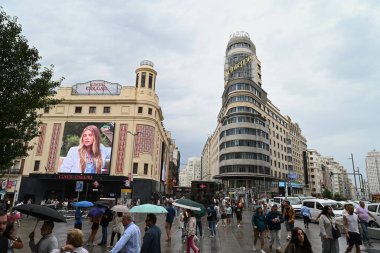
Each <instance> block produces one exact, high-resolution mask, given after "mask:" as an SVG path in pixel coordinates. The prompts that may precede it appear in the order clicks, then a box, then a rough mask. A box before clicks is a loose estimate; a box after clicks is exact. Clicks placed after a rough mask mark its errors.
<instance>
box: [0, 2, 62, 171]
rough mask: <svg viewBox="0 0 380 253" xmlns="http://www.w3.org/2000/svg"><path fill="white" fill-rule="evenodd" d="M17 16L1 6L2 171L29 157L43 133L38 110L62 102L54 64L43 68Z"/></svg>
mask: <svg viewBox="0 0 380 253" xmlns="http://www.w3.org/2000/svg"><path fill="white" fill-rule="evenodd" d="M21 31H22V29H21V25H19V24H17V18H15V17H10V16H8V15H7V14H6V13H5V12H4V11H3V10H2V9H1V8H0V103H1V106H0V172H3V171H4V170H6V169H8V168H9V167H10V166H12V164H13V161H14V159H16V158H19V157H24V156H27V151H28V150H29V149H31V148H32V146H31V145H29V142H30V141H31V140H32V139H33V138H35V137H37V136H38V135H39V125H40V124H41V121H40V120H39V116H40V115H39V114H38V109H44V108H49V107H51V106H54V105H55V104H57V103H58V102H59V100H58V99H55V98H54V96H53V95H54V94H55V91H54V90H55V88H57V87H58V86H59V85H60V82H61V81H62V79H61V80H59V81H53V80H52V77H53V66H50V67H49V68H43V69H41V64H40V63H39V62H38V61H39V60H40V59H41V57H40V56H39V54H38V51H37V49H36V48H34V47H29V45H28V41H27V39H26V38H25V37H24V36H23V35H22V34H21Z"/></svg>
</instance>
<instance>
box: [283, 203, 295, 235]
mask: <svg viewBox="0 0 380 253" xmlns="http://www.w3.org/2000/svg"><path fill="white" fill-rule="evenodd" d="M282 217H283V218H284V221H285V227H286V231H287V232H288V236H287V237H286V240H288V241H289V240H290V238H291V237H292V230H293V228H294V220H295V219H296V213H295V211H294V209H293V207H292V206H291V205H290V201H289V200H284V201H283V209H282Z"/></svg>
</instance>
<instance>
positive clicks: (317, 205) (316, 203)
mask: <svg viewBox="0 0 380 253" xmlns="http://www.w3.org/2000/svg"><path fill="white" fill-rule="evenodd" d="M302 205H305V206H307V207H308V208H309V209H310V213H311V221H312V222H318V218H319V214H320V213H321V212H322V210H323V207H325V206H327V205H329V206H331V208H332V209H333V213H334V215H335V217H336V218H338V217H342V211H343V209H344V208H343V205H342V204H341V203H339V202H338V201H335V200H333V199H307V200H304V201H303V202H302Z"/></svg>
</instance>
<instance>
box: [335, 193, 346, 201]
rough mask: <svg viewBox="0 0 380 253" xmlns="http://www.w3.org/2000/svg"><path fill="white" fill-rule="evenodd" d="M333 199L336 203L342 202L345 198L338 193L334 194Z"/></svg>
mask: <svg viewBox="0 0 380 253" xmlns="http://www.w3.org/2000/svg"><path fill="white" fill-rule="evenodd" d="M334 199H335V200H336V201H343V200H346V198H344V197H343V196H342V195H340V194H339V193H335V195H334Z"/></svg>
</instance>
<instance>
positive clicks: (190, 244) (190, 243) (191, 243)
mask: <svg viewBox="0 0 380 253" xmlns="http://www.w3.org/2000/svg"><path fill="white" fill-rule="evenodd" d="M190 248H192V249H193V251H194V252H196V253H198V250H199V249H198V248H197V246H196V245H195V243H194V236H193V235H190V236H189V237H187V241H186V252H187V253H190Z"/></svg>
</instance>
